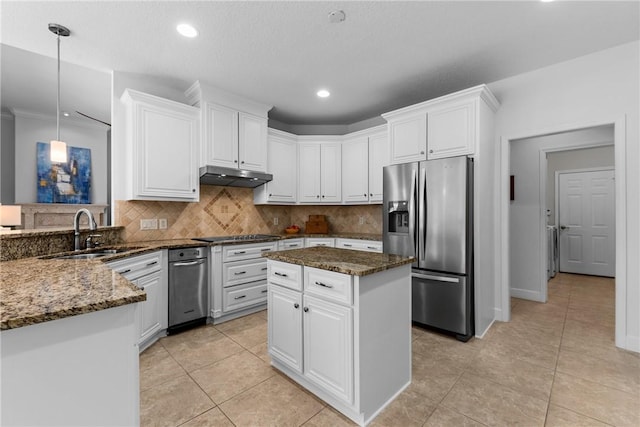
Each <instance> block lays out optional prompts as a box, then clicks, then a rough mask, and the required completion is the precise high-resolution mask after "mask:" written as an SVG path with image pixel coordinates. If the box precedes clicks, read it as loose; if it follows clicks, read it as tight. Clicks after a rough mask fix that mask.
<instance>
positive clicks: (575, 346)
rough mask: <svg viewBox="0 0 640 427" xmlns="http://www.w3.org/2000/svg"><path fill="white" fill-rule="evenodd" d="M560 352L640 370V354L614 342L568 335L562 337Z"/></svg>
mask: <svg viewBox="0 0 640 427" xmlns="http://www.w3.org/2000/svg"><path fill="white" fill-rule="evenodd" d="M560 350H561V351H562V350H569V351H573V352H576V353H581V354H586V355H589V356H592V357H597V358H599V359H603V360H606V361H610V362H612V363H618V364H623V365H630V366H632V367H635V369H639V370H640V354H638V353H634V352H631V351H627V350H623V349H620V348H618V347H616V346H615V345H614V344H613V342H609V343H606V342H602V341H597V340H589V339H584V338H582V337H575V336H570V335H566V336H564V337H562V345H561V346H560Z"/></svg>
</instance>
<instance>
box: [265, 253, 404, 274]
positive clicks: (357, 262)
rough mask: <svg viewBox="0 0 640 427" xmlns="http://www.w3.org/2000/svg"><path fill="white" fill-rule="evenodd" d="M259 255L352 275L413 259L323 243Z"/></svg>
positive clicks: (375, 271) (367, 272)
mask: <svg viewBox="0 0 640 427" xmlns="http://www.w3.org/2000/svg"><path fill="white" fill-rule="evenodd" d="M262 256H264V257H265V258H268V259H272V260H275V261H282V262H288V263H290V264H298V265H304V266H305V267H314V268H320V269H322V270H329V271H335V272H337V273H344V274H349V275H352V276H366V275H368V274H373V273H377V272H379V271H384V270H389V269H391V268H395V267H399V266H401V265H405V264H411V263H412V262H413V261H414V260H415V258H413V257H404V256H399V255H390V254H381V253H376V252H363V251H353V250H350V249H338V248H328V247H324V246H317V247H313V248H303V249H294V250H289V251H275V252H267V253H265V254H263V255H262Z"/></svg>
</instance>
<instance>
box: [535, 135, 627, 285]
mask: <svg viewBox="0 0 640 427" xmlns="http://www.w3.org/2000/svg"><path fill="white" fill-rule="evenodd" d="M608 145H611V144H607V145H604V146H608ZM604 171H613V177H614V178H613V179H614V187H613V193H614V194H613V200H614V205H613V240H614V246H613V254H614V256H613V257H614V263H615V260H616V258H617V256H616V247H615V239H616V235H615V230H616V228H617V227H616V216H615V215H616V212H615V210H616V207H615V198H616V195H615V176H616V168H615V164H614V166H613V167H611V166H600V167H594V168H582V169H566V170H561V171H556V173H555V178H554V179H555V183H554V186H555V199H556V200H555V203H556V211H555V215H554V217H555V223H556V226H557V227H558V252H559V251H560V225H559V224H560V215H559V212H560V195H559V191H560V175H561V174H569V173H582V172H604ZM547 255H548V254H547ZM558 272H560V267H559V266H558ZM614 274H615V271H614Z"/></svg>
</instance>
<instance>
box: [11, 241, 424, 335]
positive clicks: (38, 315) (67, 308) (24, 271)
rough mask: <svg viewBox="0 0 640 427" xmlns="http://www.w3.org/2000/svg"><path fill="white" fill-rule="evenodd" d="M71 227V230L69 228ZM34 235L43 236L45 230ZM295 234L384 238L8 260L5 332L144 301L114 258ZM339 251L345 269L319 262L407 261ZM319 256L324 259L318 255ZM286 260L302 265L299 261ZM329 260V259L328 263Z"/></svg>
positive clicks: (352, 265) (372, 267)
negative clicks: (111, 263)
mask: <svg viewBox="0 0 640 427" xmlns="http://www.w3.org/2000/svg"><path fill="white" fill-rule="evenodd" d="M66 231H67V232H68V230H66ZM61 232H64V231H58V230H51V231H48V232H47V233H48V234H56V233H61ZM47 233H45V234H47ZM25 234H30V233H28V232H22V233H10V235H3V236H2V237H3V238H14V237H19V236H20V235H22V236H24V235H25ZM31 234H34V235H40V236H41V235H43V233H42V232H38V233H31ZM296 237H343V238H350V239H365V240H380V239H381V236H380V235H376V234H362V233H342V234H327V235H318V234H294V235H291V234H282V235H274V236H272V237H268V238H264V239H256V240H252V241H224V242H216V243H207V242H200V241H196V240H192V239H171V240H156V241H144V242H128V243H123V244H119V245H110V246H108V248H123V249H126V251H124V252H119V253H115V254H110V255H107V256H103V257H100V258H95V259H92V260H87V259H55V257H58V256H61V255H71V254H74V253H76V252H74V251H68V252H61V253H56V254H53V255H46V256H41V257H29V258H22V259H17V260H12V261H3V262H1V263H0V330H7V329H14V328H19V327H22V326H28V325H33V324H36V323H41V322H47V321H50V320H56V319H62V318H64V317H69V316H75V315H78V314H84V313H90V312H93V311H99V310H104V309H107V308H111V307H118V306H120V305H125V304H131V303H136V302H140V301H145V300H146V294H145V293H144V291H142V290H140V289H138V288H137V287H136V286H135V285H133V284H132V283H131V282H129V281H128V280H127V279H125V278H123V277H122V276H120V275H119V274H117V273H115V272H113V271H112V270H111V269H110V268H109V267H108V266H107V265H106V264H105V263H106V262H109V261H114V260H118V259H123V258H128V257H131V256H136V255H142V254H145V253H149V252H153V251H157V250H162V249H172V248H185V247H198V246H216V245H230V244H247V243H259V242H265V241H278V240H280V239H285V238H296ZM102 249H105V248H97V249H93V250H88V251H82V252H94V251H100V250H102ZM309 249H311V248H309ZM319 249H320V248H319ZM325 249H330V248H325ZM301 250H303V249H299V250H295V251H289V252H298V251H301ZM335 250H337V251H344V252H347V253H348V257H349V262H342V263H340V265H341V267H336V266H335V265H334V266H333V267H332V266H330V265H329V266H328V264H323V265H325V267H322V266H320V267H319V268H325V269H328V270H329V269H332V270H333V271H340V272H347V271H348V274H355V275H364V274H371V273H374V272H375V271H381V270H384V269H386V268H392V267H393V266H396V265H402V263H403V262H400V261H399V259H400V257H395V258H398V259H391V258H393V256H390V255H383V254H374V253H366V258H367V259H368V264H367V262H365V261H364V260H361V261H359V260H358V256H357V254H353V252H357V251H350V250H343V249H335ZM346 256H347V255H344V256H342V255H341V257H342V259H347V258H346ZM316 258H317V259H319V257H316ZM287 262H294V263H301V262H295V261H287ZM326 262H327V263H329V261H326ZM398 262H400V263H398ZM407 262H411V261H410V260H409V261H406V262H404V263H407ZM394 263H396V264H394ZM309 265H310V264H309ZM316 265H317V264H316ZM316 265H313V266H316ZM336 265H337V264H336Z"/></svg>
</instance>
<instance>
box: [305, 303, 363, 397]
mask: <svg viewBox="0 0 640 427" xmlns="http://www.w3.org/2000/svg"><path fill="white" fill-rule="evenodd" d="M302 310H303V314H302V317H303V322H302V323H303V337H304V339H303V348H304V359H303V360H304V375H305V376H306V377H307V378H308V379H309V381H312V382H314V383H315V384H317V385H318V386H319V387H322V388H323V389H325V390H326V391H328V392H329V393H331V394H333V395H334V396H335V397H336V398H338V399H340V400H343V401H344V402H345V403H347V404H351V403H352V402H353V326H352V324H353V321H352V310H351V307H350V306H341V305H338V304H334V303H331V302H328V301H323V300H322V299H320V298H315V297H312V296H308V295H304V297H303V309H302Z"/></svg>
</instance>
